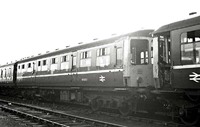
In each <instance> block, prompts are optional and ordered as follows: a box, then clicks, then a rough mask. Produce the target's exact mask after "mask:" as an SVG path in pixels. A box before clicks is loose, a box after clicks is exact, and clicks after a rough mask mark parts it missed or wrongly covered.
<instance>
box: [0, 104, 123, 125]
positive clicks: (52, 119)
mask: <svg viewBox="0 0 200 127" xmlns="http://www.w3.org/2000/svg"><path fill="white" fill-rule="evenodd" d="M0 102H1V103H2V104H1V105H0V108H1V109H2V110H3V111H5V112H9V113H10V114H12V115H15V116H17V117H20V118H23V119H26V120H29V121H32V122H33V124H35V123H36V122H37V123H38V125H45V126H56V127H125V126H123V125H118V124H114V123H109V122H104V121H99V120H95V119H89V118H85V117H80V116H76V115H72V114H66V113H63V112H59V111H53V110H48V109H45V108H41V107H35V106H30V105H25V104H20V103H13V102H10V101H5V100H0ZM5 104H6V105H5Z"/></svg>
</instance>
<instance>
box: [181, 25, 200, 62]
mask: <svg viewBox="0 0 200 127" xmlns="http://www.w3.org/2000/svg"><path fill="white" fill-rule="evenodd" d="M197 35H198V36H197ZM196 39H197V40H196ZM198 45H199V47H198ZM187 48H188V49H187ZM189 48H191V52H187V51H186V50H188V51H189ZM197 48H200V29H196V30H192V31H186V32H183V33H181V34H180V61H181V64H182V65H195V64H200V52H198V50H197ZM198 54H199V55H198ZM187 55H189V56H187ZM197 56H199V57H197ZM184 59H185V60H184Z"/></svg>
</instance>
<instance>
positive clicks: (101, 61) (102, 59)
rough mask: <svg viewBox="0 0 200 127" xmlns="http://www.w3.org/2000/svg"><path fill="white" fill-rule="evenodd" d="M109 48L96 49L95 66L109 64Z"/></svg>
mask: <svg viewBox="0 0 200 127" xmlns="http://www.w3.org/2000/svg"><path fill="white" fill-rule="evenodd" d="M109 54H110V48H100V49H98V50H97V58H96V66H99V67H105V66H108V65H109V64H110V55H109Z"/></svg>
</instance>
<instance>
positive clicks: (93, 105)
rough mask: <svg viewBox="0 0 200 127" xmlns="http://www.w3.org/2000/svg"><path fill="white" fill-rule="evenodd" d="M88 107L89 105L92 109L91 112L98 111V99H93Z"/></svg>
mask: <svg viewBox="0 0 200 127" xmlns="http://www.w3.org/2000/svg"><path fill="white" fill-rule="evenodd" d="M90 105H91V108H92V110H93V111H97V110H99V109H100V105H99V103H98V99H93V100H92V101H91V103H90Z"/></svg>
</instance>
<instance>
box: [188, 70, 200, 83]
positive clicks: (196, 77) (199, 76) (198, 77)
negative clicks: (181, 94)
mask: <svg viewBox="0 0 200 127" xmlns="http://www.w3.org/2000/svg"><path fill="white" fill-rule="evenodd" d="M192 73H193V74H192V75H189V77H190V80H193V81H195V82H196V83H199V80H200V74H197V73H195V72H192Z"/></svg>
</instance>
